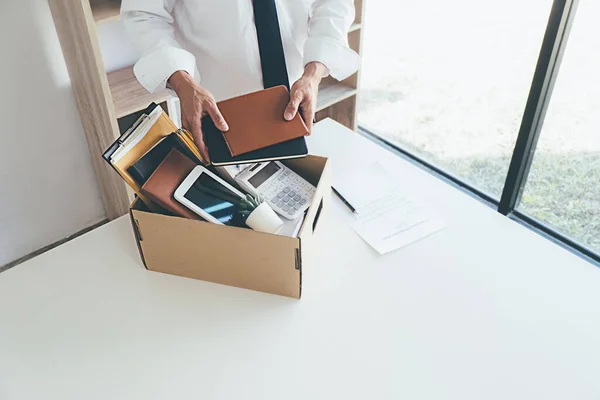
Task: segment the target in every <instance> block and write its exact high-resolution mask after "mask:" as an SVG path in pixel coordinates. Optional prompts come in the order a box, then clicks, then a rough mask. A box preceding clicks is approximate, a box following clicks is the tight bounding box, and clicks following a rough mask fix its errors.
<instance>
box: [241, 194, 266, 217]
mask: <svg viewBox="0 0 600 400" xmlns="http://www.w3.org/2000/svg"><path fill="white" fill-rule="evenodd" d="M262 202H263V200H262V198H261V197H260V196H258V195H256V196H254V195H251V194H247V195H246V197H245V198H243V199H242V200H240V202H239V203H238V209H239V210H240V211H239V214H240V216H241V217H242V219H243V220H244V221H246V219H247V218H248V216H249V215H250V214H252V211H254V210H256V208H257V207H258V206H260V205H261V203H262Z"/></svg>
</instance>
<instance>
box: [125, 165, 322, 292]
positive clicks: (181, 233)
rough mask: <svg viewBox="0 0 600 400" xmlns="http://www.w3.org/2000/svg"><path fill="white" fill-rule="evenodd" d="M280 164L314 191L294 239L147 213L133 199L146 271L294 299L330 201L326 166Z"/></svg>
mask: <svg viewBox="0 0 600 400" xmlns="http://www.w3.org/2000/svg"><path fill="white" fill-rule="evenodd" d="M284 163H285V164H286V165H287V166H288V167H289V168H291V169H292V170H294V171H295V172H296V173H297V174H299V175H301V176H302V177H303V178H304V179H306V180H307V181H309V182H310V183H311V184H313V185H314V186H315V187H316V188H317V190H316V192H315V196H314V197H313V200H312V202H311V205H310V207H309V209H308V212H307V214H306V218H305V220H304V223H303V225H302V228H301V229H300V233H299V236H298V237H297V238H291V237H286V236H278V235H271V234H267V233H262V232H256V231H253V230H250V229H243V228H236V227H229V226H223V225H216V224H211V223H208V222H203V221H195V220H190V219H186V218H180V217H173V216H168V215H162V214H158V213H153V212H151V211H149V209H148V208H147V207H146V206H145V204H144V203H143V202H142V201H140V200H139V199H138V200H136V201H135V202H134V203H133V204H132V205H131V208H130V216H131V224H132V226H133V231H134V234H135V237H136V241H137V244H138V249H139V252H140V256H141V258H142V261H143V263H144V265H145V266H146V268H147V269H148V270H150V271H157V272H164V273H167V274H173V275H180V276H185V277H188V278H195V279H201V280H204V281H209V282H215V283H221V284H223V285H230V286H236V287H241V288H246V289H252V290H258V291H261V292H266V293H273V294H279V295H282V296H288V297H294V298H300V295H301V293H302V255H303V253H304V252H305V250H306V247H307V246H308V245H309V244H310V241H311V239H312V236H313V232H314V231H315V229H316V227H317V225H318V221H319V218H320V217H321V214H322V212H323V210H324V209H325V208H326V207H327V205H328V202H329V199H330V192H331V167H330V163H329V162H328V161H327V159H326V158H323V157H316V156H307V157H306V158H301V159H296V160H289V161H285V162H284Z"/></svg>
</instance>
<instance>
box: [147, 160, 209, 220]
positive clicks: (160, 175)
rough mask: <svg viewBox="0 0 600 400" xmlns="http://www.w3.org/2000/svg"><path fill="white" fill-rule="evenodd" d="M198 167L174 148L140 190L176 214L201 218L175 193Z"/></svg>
mask: <svg viewBox="0 0 600 400" xmlns="http://www.w3.org/2000/svg"><path fill="white" fill-rule="evenodd" d="M195 167H196V163H195V162H193V161H192V160H190V159H189V158H187V157H186V156H184V155H183V154H182V153H181V152H180V151H179V150H177V149H173V150H171V151H170V152H169V154H168V155H167V156H166V157H165V159H164V160H163V162H162V163H161V164H160V165H159V166H158V168H157V169H156V170H155V171H154V173H153V174H152V176H150V178H149V179H148V180H147V181H146V183H144V185H143V186H142V188H141V189H140V191H141V192H142V194H144V195H145V196H146V197H148V198H149V199H150V200H152V201H153V202H155V203H156V204H158V205H159V206H161V207H162V208H164V209H165V210H167V211H169V212H171V213H173V214H174V215H176V216H180V217H185V218H191V219H198V220H201V219H202V217H200V216H199V215H198V214H196V213H195V212H193V211H192V210H190V209H188V208H187V207H186V206H184V205H183V204H181V203H180V202H178V201H177V200H175V197H173V193H175V190H177V188H178V187H179V185H181V183H182V182H183V181H184V180H185V178H186V177H187V176H188V175H189V174H190V172H192V170H193V169H194V168H195Z"/></svg>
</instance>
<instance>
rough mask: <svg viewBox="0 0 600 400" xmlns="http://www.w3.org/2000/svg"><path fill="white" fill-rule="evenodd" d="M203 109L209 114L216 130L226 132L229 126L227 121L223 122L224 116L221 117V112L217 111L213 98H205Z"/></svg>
mask: <svg viewBox="0 0 600 400" xmlns="http://www.w3.org/2000/svg"><path fill="white" fill-rule="evenodd" d="M204 109H205V110H206V112H207V113H208V115H210V118H211V119H212V120H213V122H214V124H215V126H216V127H217V129H218V130H220V131H222V132H227V131H228V130H229V126H228V125H227V122H225V118H223V114H221V111H219V107H217V103H215V101H214V100H212V99H211V100H207V101H206V103H205V104H204Z"/></svg>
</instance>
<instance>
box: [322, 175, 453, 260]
mask: <svg viewBox="0 0 600 400" xmlns="http://www.w3.org/2000/svg"><path fill="white" fill-rule="evenodd" d="M333 186H334V187H335V188H336V190H338V192H340V194H341V195H342V196H343V197H344V198H345V199H346V200H347V201H348V202H349V203H350V204H351V205H352V206H353V207H354V208H355V209H356V213H354V214H353V215H352V217H351V218H350V219H349V221H348V223H349V225H350V226H351V227H352V228H353V229H354V230H355V231H356V233H357V234H358V235H359V236H360V237H362V238H363V240H365V241H366V242H367V243H368V244H369V245H370V246H371V247H373V248H374V249H375V250H376V251H377V252H379V253H380V254H385V253H388V252H390V251H393V250H396V249H398V248H400V247H403V246H406V245H408V244H410V243H413V242H415V241H417V240H419V239H422V238H424V237H426V236H428V235H431V234H432V233H434V232H437V231H439V230H440V229H442V228H444V227H445V224H444V223H443V222H442V221H441V220H440V219H439V218H437V217H436V216H435V215H434V214H433V212H432V211H431V210H427V209H426V208H425V207H423V206H421V205H419V204H417V202H415V201H414V200H413V199H410V198H409V197H408V196H407V195H406V193H405V192H406V191H405V190H403V189H402V187H401V186H400V185H398V184H397V183H396V179H395V178H394V176H393V175H391V174H390V173H389V172H387V171H386V170H385V169H384V168H383V167H382V166H381V165H380V164H379V163H374V164H372V165H370V166H368V167H366V168H357V169H356V170H354V171H350V172H348V173H347V174H344V175H342V176H340V177H339V179H334V185H333Z"/></svg>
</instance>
